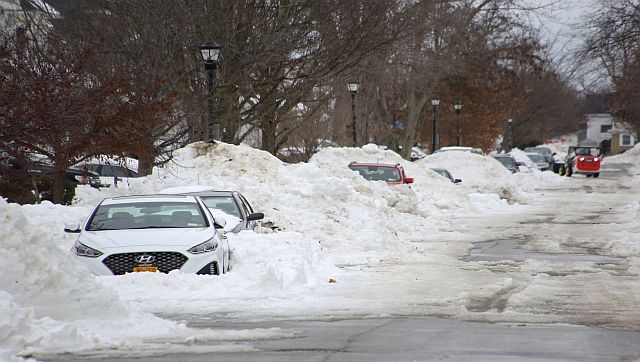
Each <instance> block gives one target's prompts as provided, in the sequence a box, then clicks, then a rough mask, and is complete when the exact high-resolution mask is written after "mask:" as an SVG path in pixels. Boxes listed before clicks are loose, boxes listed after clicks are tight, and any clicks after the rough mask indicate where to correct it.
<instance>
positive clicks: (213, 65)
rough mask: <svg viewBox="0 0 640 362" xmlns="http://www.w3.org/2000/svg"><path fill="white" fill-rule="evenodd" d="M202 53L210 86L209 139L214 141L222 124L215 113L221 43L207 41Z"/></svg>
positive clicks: (201, 47)
mask: <svg viewBox="0 0 640 362" xmlns="http://www.w3.org/2000/svg"><path fill="white" fill-rule="evenodd" d="M200 54H202V60H203V61H204V70H206V71H207V76H208V82H207V85H208V88H209V97H208V98H209V99H208V105H209V117H208V120H207V141H208V142H213V141H214V140H216V139H219V137H220V125H219V124H218V122H217V121H216V120H215V117H214V115H213V74H214V72H215V71H216V69H217V68H218V63H219V61H220V45H218V44H216V43H214V42H207V43H204V44H202V45H201V46H200Z"/></svg>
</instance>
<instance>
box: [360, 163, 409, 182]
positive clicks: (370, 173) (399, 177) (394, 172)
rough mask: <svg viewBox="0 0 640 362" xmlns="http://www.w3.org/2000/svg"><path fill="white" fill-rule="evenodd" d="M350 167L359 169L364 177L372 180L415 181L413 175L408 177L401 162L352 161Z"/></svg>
mask: <svg viewBox="0 0 640 362" xmlns="http://www.w3.org/2000/svg"><path fill="white" fill-rule="evenodd" d="M349 168H350V169H352V170H354V171H358V172H359V173H360V175H361V176H362V177H364V178H365V179H367V180H371V181H385V182H386V183H387V184H389V185H401V184H411V183H413V178H412V177H407V176H406V175H405V173H404V168H402V166H400V164H399V163H397V164H395V165H392V164H385V163H358V162H351V163H350V164H349Z"/></svg>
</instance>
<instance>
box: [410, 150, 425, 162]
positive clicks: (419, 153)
mask: <svg viewBox="0 0 640 362" xmlns="http://www.w3.org/2000/svg"><path fill="white" fill-rule="evenodd" d="M427 156H428V155H427V153H426V152H425V151H423V150H422V149H421V148H420V147H415V146H414V147H411V161H417V160H421V159H423V158H425V157H427Z"/></svg>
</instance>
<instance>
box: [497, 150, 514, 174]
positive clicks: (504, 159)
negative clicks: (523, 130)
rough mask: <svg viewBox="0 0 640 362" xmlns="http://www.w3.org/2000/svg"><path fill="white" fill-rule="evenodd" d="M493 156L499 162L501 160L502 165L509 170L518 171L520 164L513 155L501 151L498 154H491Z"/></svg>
mask: <svg viewBox="0 0 640 362" xmlns="http://www.w3.org/2000/svg"><path fill="white" fill-rule="evenodd" d="M491 157H493V158H495V159H496V160H498V162H500V163H501V164H502V166H504V167H506V169H507V170H509V171H511V173H516V172H518V166H519V165H518V163H517V162H516V160H515V159H514V158H513V156H511V155H508V154H504V153H499V154H496V155H491Z"/></svg>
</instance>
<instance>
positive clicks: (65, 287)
mask: <svg viewBox="0 0 640 362" xmlns="http://www.w3.org/2000/svg"><path fill="white" fill-rule="evenodd" d="M61 208H62V207H60V206H57V207H56V206H54V205H51V204H44V205H41V207H37V206H29V207H26V206H25V207H21V206H19V205H16V204H7V203H6V201H5V200H3V199H0V220H2V225H3V227H2V228H0V240H2V248H0V262H1V263H2V265H3V267H2V273H0V288H1V289H0V357H1V358H4V359H8V360H10V359H14V357H13V355H14V354H18V355H22V356H29V355H32V354H35V353H40V352H42V351H46V352H48V353H55V352H64V351H76V352H77V351H82V350H93V349H105V348H118V347H120V346H123V345H129V346H130V345H132V344H136V343H142V342H143V340H142V338H141V336H144V338H146V339H153V338H161V337H166V336H173V337H175V336H179V340H180V341H183V340H184V339H185V338H188V337H192V336H193V335H195V334H194V331H193V330H190V329H189V328H186V327H185V326H184V325H181V324H177V323H174V322H170V321H166V320H163V319H160V318H157V317H155V316H153V315H150V314H148V313H145V312H142V311H140V310H138V309H137V308H136V307H134V306H132V305H131V304H129V303H128V302H124V301H120V299H119V297H118V294H117V293H116V292H115V291H114V290H112V289H111V288H105V287H103V286H101V285H100V284H99V283H97V281H96V278H95V277H93V276H92V275H90V274H89V273H87V270H85V269H84V268H82V267H80V266H79V265H78V264H76V263H73V262H71V259H70V257H69V255H68V250H63V249H62V248H60V247H59V246H58V244H59V240H58V237H59V236H60V235H59V233H58V232H56V229H53V228H51V227H49V225H47V224H41V225H35V224H33V223H32V222H31V221H30V219H34V220H40V221H43V217H42V215H44V214H46V212H44V210H48V211H49V212H48V216H52V215H55V214H56V213H58V212H59V211H60V209H61ZM70 209H72V208H70ZM34 210H38V213H37V214H35V215H34V214H28V211H34ZM53 218H54V219H56V218H55V216H54V217H53ZM43 225H44V226H43Z"/></svg>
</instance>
